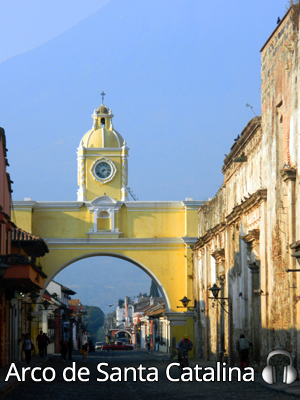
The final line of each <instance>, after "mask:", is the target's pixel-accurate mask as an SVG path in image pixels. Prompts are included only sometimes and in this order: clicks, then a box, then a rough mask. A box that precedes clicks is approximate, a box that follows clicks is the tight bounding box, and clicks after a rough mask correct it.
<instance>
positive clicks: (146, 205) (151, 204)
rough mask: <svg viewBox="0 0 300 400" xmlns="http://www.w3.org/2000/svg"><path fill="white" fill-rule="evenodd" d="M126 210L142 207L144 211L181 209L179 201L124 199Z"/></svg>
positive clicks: (135, 209) (140, 208)
mask: <svg viewBox="0 0 300 400" xmlns="http://www.w3.org/2000/svg"><path fill="white" fill-rule="evenodd" d="M124 204H125V206H126V207H127V209H128V211H137V210H139V211H140V210H142V209H144V210H145V211H149V210H151V211H168V210H169V209H171V210H170V211H183V210H184V208H183V205H182V202H181V201H125V202H124Z"/></svg>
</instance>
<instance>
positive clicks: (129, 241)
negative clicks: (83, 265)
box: [43, 238, 183, 246]
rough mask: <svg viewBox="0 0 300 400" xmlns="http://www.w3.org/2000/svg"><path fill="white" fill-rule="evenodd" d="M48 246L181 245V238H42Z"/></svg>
mask: <svg viewBox="0 0 300 400" xmlns="http://www.w3.org/2000/svg"><path fill="white" fill-rule="evenodd" d="M43 239H44V240H45V241H46V243H47V244H48V245H49V246H53V245H73V246H77V245H91V246H93V245H98V246H99V244H101V245H105V244H107V245H112V244H113V245H147V246H153V245H162V244H163V245H168V246H172V245H178V244H180V245H182V246H183V243H182V240H181V238H43Z"/></svg>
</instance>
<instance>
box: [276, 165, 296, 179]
mask: <svg viewBox="0 0 300 400" xmlns="http://www.w3.org/2000/svg"><path fill="white" fill-rule="evenodd" d="M280 172H281V176H282V179H283V180H284V182H287V181H289V180H291V181H295V180H296V175H297V171H296V169H295V168H292V167H291V168H285V169H282V170H281V171H280Z"/></svg>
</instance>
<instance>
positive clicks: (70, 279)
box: [54, 256, 151, 313]
mask: <svg viewBox="0 0 300 400" xmlns="http://www.w3.org/2000/svg"><path fill="white" fill-rule="evenodd" d="M79 276H80V279H78V277H79ZM54 280H55V281H56V282H59V283H62V284H65V285H66V286H68V287H69V288H70V289H72V290H74V292H76V293H77V295H79V296H77V295H74V296H72V297H73V298H78V297H79V298H80V300H81V303H82V304H84V305H89V306H92V305H93V306H98V307H100V308H101V309H102V311H103V312H105V313H109V312H111V311H112V310H115V309H116V307H117V305H118V300H119V299H125V296H129V297H131V298H133V297H135V296H138V295H139V293H140V292H141V293H142V294H144V293H147V294H149V292H150V286H151V278H150V277H149V276H148V275H147V274H146V273H145V272H143V271H142V270H140V269H139V268H138V267H137V266H135V265H133V264H131V263H129V262H127V261H124V260H121V259H115V258H112V257H102V256H101V257H92V258H89V259H88V261H87V260H86V259H84V260H80V261H77V262H76V263H74V264H72V265H71V266H69V267H67V268H65V269H64V270H63V271H61V272H60V273H59V274H57V275H56V277H55V279H54ZM109 304H110V305H111V304H113V306H111V307H109Z"/></svg>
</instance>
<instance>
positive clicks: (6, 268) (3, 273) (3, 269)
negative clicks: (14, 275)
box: [0, 261, 10, 280]
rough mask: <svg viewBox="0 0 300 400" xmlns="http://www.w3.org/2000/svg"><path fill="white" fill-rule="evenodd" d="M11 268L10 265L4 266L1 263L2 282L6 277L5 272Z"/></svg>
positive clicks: (0, 275)
mask: <svg viewBox="0 0 300 400" xmlns="http://www.w3.org/2000/svg"><path fill="white" fill-rule="evenodd" d="M8 268H10V266H9V265H7V264H4V263H3V262H1V261H0V280H1V279H2V278H3V277H4V275H5V272H6V271H7V270H8Z"/></svg>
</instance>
